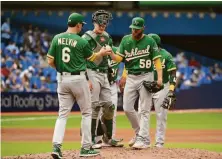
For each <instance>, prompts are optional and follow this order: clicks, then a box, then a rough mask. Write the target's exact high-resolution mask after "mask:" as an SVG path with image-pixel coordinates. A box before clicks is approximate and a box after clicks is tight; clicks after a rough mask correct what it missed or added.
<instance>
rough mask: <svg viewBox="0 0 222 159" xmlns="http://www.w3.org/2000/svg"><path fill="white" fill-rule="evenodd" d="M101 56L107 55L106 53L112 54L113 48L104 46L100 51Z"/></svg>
mask: <svg viewBox="0 0 222 159" xmlns="http://www.w3.org/2000/svg"><path fill="white" fill-rule="evenodd" d="M99 53H100V55H101V56H106V55H110V54H111V53H112V48H111V47H110V48H108V47H102V48H101V49H100V51H99Z"/></svg>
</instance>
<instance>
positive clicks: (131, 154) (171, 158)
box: [4, 148, 222, 159]
mask: <svg viewBox="0 0 222 159" xmlns="http://www.w3.org/2000/svg"><path fill="white" fill-rule="evenodd" d="M100 152H101V155H100V156H97V157H87V159H88V158H93V159H135V158H136V159H221V158H222V153H216V152H209V151H205V150H198V149H177V148H174V149H167V148H162V149H158V148H149V149H145V150H133V149H131V148H103V149H101V150H100ZM63 156H64V158H65V159H77V158H80V157H79V151H77V150H68V151H64V152H63ZM50 158H51V156H50V153H44V154H35V155H32V154H29V155H21V156H16V157H4V159H50ZM81 158H82V157H81Z"/></svg>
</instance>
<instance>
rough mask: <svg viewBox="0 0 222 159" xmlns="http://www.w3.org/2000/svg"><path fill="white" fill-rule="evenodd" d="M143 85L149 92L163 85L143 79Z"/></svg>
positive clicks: (155, 90)
mask: <svg viewBox="0 0 222 159" xmlns="http://www.w3.org/2000/svg"><path fill="white" fill-rule="evenodd" d="M143 85H144V87H145V88H146V90H147V91H149V92H150V93H156V92H159V91H160V90H161V89H163V85H162V86H159V85H158V84H157V82H156V81H152V82H151V81H143Z"/></svg>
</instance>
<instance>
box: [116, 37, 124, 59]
mask: <svg viewBox="0 0 222 159" xmlns="http://www.w3.org/2000/svg"><path fill="white" fill-rule="evenodd" d="M124 41H125V40H124V38H123V39H122V40H121V43H120V45H119V48H118V50H117V54H118V55H120V56H122V57H125V52H124Z"/></svg>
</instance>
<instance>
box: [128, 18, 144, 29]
mask: <svg viewBox="0 0 222 159" xmlns="http://www.w3.org/2000/svg"><path fill="white" fill-rule="evenodd" d="M144 23H145V21H144V19H143V18H140V17H135V18H133V20H132V24H131V25H130V26H129V27H130V28H133V29H143V27H144Z"/></svg>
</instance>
